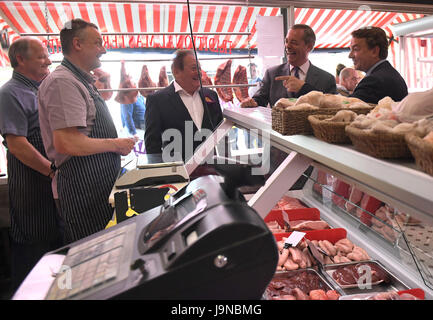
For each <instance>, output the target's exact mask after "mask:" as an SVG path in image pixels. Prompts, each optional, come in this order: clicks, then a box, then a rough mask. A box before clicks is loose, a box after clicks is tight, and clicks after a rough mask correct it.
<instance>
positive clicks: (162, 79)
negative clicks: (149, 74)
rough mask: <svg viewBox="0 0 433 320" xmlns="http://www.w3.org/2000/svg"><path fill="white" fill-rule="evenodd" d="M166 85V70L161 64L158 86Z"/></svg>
mask: <svg viewBox="0 0 433 320" xmlns="http://www.w3.org/2000/svg"><path fill="white" fill-rule="evenodd" d="M167 86H168V77H167V72H166V70H165V66H162V67H161V70H160V71H159V81H158V87H167Z"/></svg>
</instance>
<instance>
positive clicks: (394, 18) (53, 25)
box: [0, 1, 422, 49]
mask: <svg viewBox="0 0 433 320" xmlns="http://www.w3.org/2000/svg"><path fill="white" fill-rule="evenodd" d="M0 12H1V14H2V15H3V17H4V18H5V19H6V20H7V21H10V23H11V26H12V27H13V28H14V30H16V31H17V32H19V33H46V32H48V33H59V32H60V29H61V28H62V27H63V24H64V23H65V22H66V21H68V20H70V19H72V18H82V19H84V20H88V21H92V22H95V23H96V24H97V25H98V26H99V28H100V30H101V32H103V33H115V32H120V33H127V32H166V33H170V32H189V24H188V9H187V6H186V5H184V4H171V5H169V4H144V3H111V2H110V3H101V2H98V3H91V2H81V3H80V2H71V3H67V2H63V3H61V2H42V1H32V2H21V1H3V2H0ZM278 14H279V9H278V8H262V7H245V6H244V7H241V6H220V5H219V6H212V5H194V6H191V23H192V25H193V31H194V32H195V33H213V32H216V33H218V32H250V33H251V36H250V37H248V36H246V35H232V36H230V35H225V36H221V38H224V39H225V40H228V41H231V45H232V48H237V49H239V48H240V49H243V48H247V47H250V48H255V47H256V29H255V21H256V17H257V16H258V15H260V16H275V15H278ZM419 17H422V15H416V14H403V13H396V12H375V11H362V10H334V9H306V8H297V9H296V10H295V22H296V23H305V24H308V25H310V26H311V27H312V28H313V29H314V30H315V32H316V35H317V43H316V48H319V49H320V48H347V47H348V46H349V44H350V33H351V32H352V31H353V30H356V29H358V28H360V27H363V26H369V25H372V26H378V27H382V28H384V29H385V30H386V31H387V33H388V34H389V35H390V34H391V31H390V29H389V25H391V24H393V23H398V22H402V21H408V20H412V19H416V18H419ZM46 20H47V21H48V23H47V21H46Z"/></svg>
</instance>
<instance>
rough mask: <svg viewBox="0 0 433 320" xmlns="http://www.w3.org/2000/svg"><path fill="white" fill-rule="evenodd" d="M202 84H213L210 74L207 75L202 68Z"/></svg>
mask: <svg viewBox="0 0 433 320" xmlns="http://www.w3.org/2000/svg"><path fill="white" fill-rule="evenodd" d="M201 84H202V85H204V86H212V85H213V83H212V79H211V78H209V76H208V75H207V73H206V71H204V70H201Z"/></svg>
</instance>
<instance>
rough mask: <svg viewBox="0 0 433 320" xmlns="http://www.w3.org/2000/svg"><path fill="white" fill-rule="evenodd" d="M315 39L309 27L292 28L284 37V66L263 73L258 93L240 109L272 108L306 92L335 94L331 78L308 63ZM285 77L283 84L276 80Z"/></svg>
mask: <svg viewBox="0 0 433 320" xmlns="http://www.w3.org/2000/svg"><path fill="white" fill-rule="evenodd" d="M315 42H316V35H315V34H314V31H313V29H311V27H310V26H308V25H305V24H295V25H294V26H292V27H291V28H290V30H289V33H288V34H287V37H286V44H285V46H286V55H287V58H288V63H283V64H280V65H278V66H274V67H271V68H269V69H268V70H266V72H265V76H264V77H263V80H262V82H261V85H260V88H259V90H258V91H257V92H256V93H255V94H254V96H253V97H252V98H248V99H245V100H244V101H242V103H241V107H256V106H264V107H266V106H267V105H268V103H269V104H270V106H271V107H273V106H274V104H275V102H277V101H278V100H279V99H280V98H298V97H300V96H302V95H304V94H306V93H308V92H310V91H313V90H317V91H321V92H323V93H336V91H337V87H336V84H335V77H334V76H333V75H332V74H330V73H329V72H326V71H324V70H322V69H320V68H318V67H316V66H314V65H313V64H312V63H311V62H310V60H309V59H308V55H309V54H310V52H311V51H312V50H313V48H314V44H315ZM279 76H287V77H285V80H277V79H275V78H276V77H279Z"/></svg>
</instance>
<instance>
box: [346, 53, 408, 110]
mask: <svg viewBox="0 0 433 320" xmlns="http://www.w3.org/2000/svg"><path fill="white" fill-rule="evenodd" d="M386 96H388V97H391V98H392V100H394V101H400V100H403V98H404V97H406V96H407V86H406V82H405V81H404V79H403V78H402V77H401V75H400V73H398V71H397V70H395V69H394V68H393V66H391V64H390V63H389V62H388V61H385V62H383V63H381V64H379V65H378V66H377V67H376V68H374V70H373V71H372V72H371V74H369V75H368V76H366V77H364V79H362V80H361V81H360V82H359V83H358V85H357V86H356V88H355V90H353V93H352V94H351V97H356V98H359V99H361V100H362V101H364V102H368V103H378V102H379V100H381V99H382V98H384V97H386Z"/></svg>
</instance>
